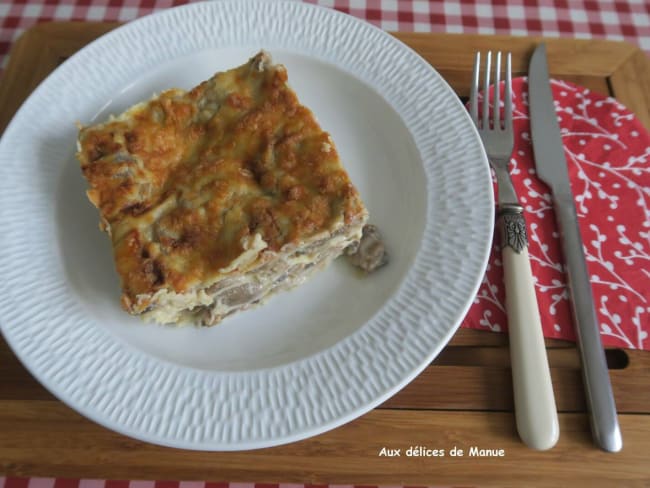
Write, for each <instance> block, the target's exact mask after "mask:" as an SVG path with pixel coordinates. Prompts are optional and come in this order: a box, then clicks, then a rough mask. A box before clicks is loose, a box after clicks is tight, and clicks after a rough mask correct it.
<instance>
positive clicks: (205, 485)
mask: <svg viewBox="0 0 650 488" xmlns="http://www.w3.org/2000/svg"><path fill="white" fill-rule="evenodd" d="M463 486H464V488H471V487H470V486H467V485H463ZM0 488H452V487H450V486H439V485H436V486H429V487H418V486H408V487H406V486H405V487H395V486H390V487H389V486H381V485H379V486H377V485H373V486H368V485H363V486H361V485H307V484H304V485H303V484H289V483H213V482H203V481H127V480H94V479H65V478H2V477H0Z"/></svg>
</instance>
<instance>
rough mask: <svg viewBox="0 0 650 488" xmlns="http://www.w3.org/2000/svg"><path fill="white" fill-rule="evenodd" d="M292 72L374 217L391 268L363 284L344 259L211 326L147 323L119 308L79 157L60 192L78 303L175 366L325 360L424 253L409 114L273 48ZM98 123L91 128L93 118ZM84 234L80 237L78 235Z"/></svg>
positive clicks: (191, 66)
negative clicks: (420, 250) (406, 120)
mask: <svg viewBox="0 0 650 488" xmlns="http://www.w3.org/2000/svg"><path fill="white" fill-rule="evenodd" d="M255 52H256V49H255V48H250V49H244V48H236V49H234V48H233V49H217V50H208V51H203V52H200V53H198V54H194V55H191V56H188V57H184V58H180V59H175V60H173V61H171V62H169V63H167V64H164V65H162V66H159V67H158V68H157V69H156V70H155V71H154V72H149V73H147V74H146V75H145V76H143V77H141V78H140V79H137V80H135V81H134V82H133V83H131V84H129V85H128V86H125V87H124V88H123V90H122V91H121V92H120V93H119V94H118V95H116V96H115V98H113V99H111V100H108V101H106V103H105V105H104V106H103V107H102V108H101V109H99V110H98V113H97V115H96V117H95V120H94V121H100V120H103V119H104V118H105V117H106V116H108V114H111V113H112V114H118V113H120V112H121V111H123V110H124V109H126V108H128V107H129V106H131V105H132V104H134V103H137V102H139V101H141V100H146V99H148V98H150V97H151V96H152V94H153V93H157V92H160V91H162V90H164V89H166V88H171V87H181V88H186V89H189V88H191V87H192V86H194V85H195V84H197V83H199V82H200V81H202V80H204V79H207V78H209V77H210V76H211V75H212V74H213V73H214V72H216V71H220V70H224V69H229V68H232V67H235V66H238V65H240V64H242V63H244V62H245V61H246V60H247V59H248V58H249V57H250V56H252V55H254V54H255ZM270 52H271V55H272V56H273V59H274V61H275V62H278V63H282V64H284V65H285V66H286V67H287V70H288V74H289V84H290V85H291V87H292V88H293V89H294V90H295V91H296V93H297V94H298V97H299V99H300V101H301V103H303V104H304V105H305V106H307V107H309V108H310V109H311V110H312V111H313V112H314V114H315V115H316V118H317V119H318V121H319V123H320V124H321V126H322V127H323V129H324V130H326V131H328V132H330V134H331V135H332V138H333V140H334V142H335V144H336V146H337V148H338V150H339V153H340V156H341V159H342V161H343V165H344V166H345V168H346V169H347V171H348V172H349V174H350V177H351V179H352V181H353V182H354V184H355V185H356V186H357V188H358V189H359V191H360V193H361V196H362V198H363V200H364V202H365V203H366V205H367V207H368V209H369V211H370V222H371V223H374V224H376V225H377V226H378V227H379V229H380V231H381V232H382V234H383V235H384V239H385V242H386V245H387V249H388V252H389V253H390V263H389V265H388V266H386V267H385V268H383V269H381V270H379V271H378V272H376V273H374V274H371V275H369V276H362V275H360V274H359V273H357V272H356V270H353V269H352V268H351V267H350V266H349V265H348V264H347V262H345V260H344V259H342V258H340V259H339V260H337V261H336V262H335V263H334V264H333V265H332V266H331V267H330V268H328V269H327V270H325V271H322V272H320V273H318V274H317V275H316V276H315V277H314V278H312V279H311V280H310V281H308V282H307V283H306V284H304V285H302V286H301V287H299V288H296V289H294V290H292V291H290V292H283V293H280V294H278V295H276V296H274V297H272V298H271V299H270V300H269V302H268V303H267V304H266V305H264V306H261V307H259V308H257V309H253V310H250V311H246V312H243V313H240V314H237V315H235V316H233V317H230V318H227V319H226V320H225V321H224V322H223V323H222V324H220V325H218V326H216V327H212V328H197V327H192V326H189V327H183V328H174V327H165V326H160V325H156V324H144V323H142V322H141V321H140V320H139V319H137V318H133V317H130V316H128V315H127V314H126V312H123V311H122V310H121V309H120V306H119V284H118V279H117V276H116V274H115V271H114V267H113V263H112V261H111V250H110V245H109V243H108V237H107V236H105V235H103V234H102V233H101V232H100V231H99V230H98V229H97V222H98V213H97V210H96V209H95V208H94V207H92V205H91V204H90V203H89V202H88V201H87V200H86V198H85V195H84V191H85V189H86V183H85V181H84V180H83V178H82V176H81V174H80V172H79V169H78V165H77V164H76V162H75V161H71V162H70V163H69V164H68V165H67V166H66V168H65V170H64V174H63V175H62V180H61V184H60V186H59V199H58V202H59V209H58V216H59V225H60V229H61V232H60V236H61V240H62V242H61V248H62V250H63V254H64V256H63V257H64V264H65V267H66V271H67V274H68V277H69V278H70V282H71V284H72V286H73V288H74V290H75V292H76V293H77V294H78V296H79V299H80V301H81V302H82V303H83V304H84V305H85V306H86V307H87V309H88V311H89V313H90V314H91V315H92V316H94V317H95V318H96V319H97V326H99V327H105V328H107V329H108V330H109V331H110V332H111V333H112V334H114V335H115V336H117V337H119V338H120V340H122V341H123V342H125V343H127V344H129V345H130V346H131V347H134V348H136V349H138V350H141V351H143V352H145V353H147V354H151V355H153V356H156V357H158V358H160V359H162V360H165V361H169V362H172V363H175V364H179V365H183V366H188V367H193V368H199V369H207V370H215V371H251V370H257V369H264V368H271V367H277V366H281V365H284V364H287V363H291V362H293V361H297V360H299V359H302V358H305V357H308V356H311V355H314V354H317V353H318V352H320V351H323V350H324V349H327V348H329V347H331V346H333V345H335V344H336V343H337V342H339V341H341V340H343V339H345V338H346V337H348V336H349V335H351V334H353V333H354V332H355V331H357V330H359V328H361V327H362V326H363V325H364V324H365V323H366V322H367V321H368V320H370V319H371V318H372V317H373V316H374V315H375V314H376V313H377V312H378V311H379V310H380V309H381V308H382V306H383V305H384V303H385V302H386V301H387V300H388V299H389V298H390V297H391V295H392V294H393V293H394V292H395V290H396V289H397V287H398V286H399V284H400V283H401V282H402V280H403V279H404V277H405V276H406V274H407V272H408V270H409V268H410V267H411V265H412V263H413V259H414V257H415V255H416V253H417V251H418V248H419V246H420V241H421V237H422V232H423V229H424V225H425V219H426V210H427V209H426V187H425V181H426V177H425V174H424V170H423V167H422V161H421V159H420V155H419V152H418V150H417V148H416V146H415V143H414V142H413V139H412V137H411V135H410V133H409V131H408V129H407V128H406V126H405V125H404V122H403V121H402V119H401V118H400V116H399V115H398V114H397V113H396V112H395V111H394V110H393V109H392V108H391V107H390V105H388V103H387V102H386V101H385V100H384V99H383V98H382V97H381V96H380V95H379V94H378V93H376V92H375V91H374V90H373V89H372V88H370V87H369V86H368V85H366V84H365V83H363V82H362V81H361V80H359V79H357V78H355V77H353V76H351V75H350V74H348V73H346V72H345V71H343V70H341V69H339V68H338V67H336V66H334V65H331V64H328V63H325V62H322V61H319V60H316V59H313V58H309V57H306V56H304V55H301V54H296V53H292V52H287V51H274V50H271V51H270ZM84 122H85V123H90V122H93V121H84ZM80 235H83V236H85V238H84V239H83V240H80V239H79V238H78V236H80Z"/></svg>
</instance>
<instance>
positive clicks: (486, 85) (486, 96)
mask: <svg viewBox="0 0 650 488" xmlns="http://www.w3.org/2000/svg"><path fill="white" fill-rule="evenodd" d="M491 64H492V51H488V53H487V56H486V58H485V76H484V78H483V128H484V129H489V128H490V119H489V115H490V105H489V103H490V92H489V89H490V66H491Z"/></svg>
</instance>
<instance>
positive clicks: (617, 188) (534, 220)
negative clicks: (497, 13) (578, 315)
mask: <svg viewBox="0 0 650 488" xmlns="http://www.w3.org/2000/svg"><path fill="white" fill-rule="evenodd" d="M551 86H552V90H553V98H554V99H555V110H556V113H557V115H558V120H559V122H560V129H561V132H562V140H563V143H564V151H565V155H566V159H567V164H568V169H569V176H570V179H571V188H572V189H573V193H574V197H575V204H576V209H577V211H578V219H579V222H580V231H581V233H582V239H583V242H584V248H585V254H586V257H587V266H588V270H589V274H590V275H591V285H592V290H593V297H594V302H595V306H596V310H597V314H598V319H599V321H600V331H601V337H602V340H603V344H604V345H606V346H617V347H624V348H630V349H650V340H649V339H648V332H649V331H650V134H649V133H648V132H647V131H646V129H645V128H644V127H643V125H642V124H641V122H640V121H639V120H638V119H637V118H636V117H635V116H634V115H633V114H632V113H631V112H630V111H629V110H628V109H626V108H625V107H623V106H622V105H621V104H619V103H618V102H617V101H616V100H614V99H613V98H608V97H605V96H603V95H599V94H596V93H592V92H591V91H589V90H588V89H586V88H583V87H579V86H576V85H574V84H572V83H568V82H564V81H557V80H552V82H551ZM513 94H514V116H513V121H514V131H515V148H514V153H513V155H512V161H511V175H512V179H513V183H514V185H515V189H516V190H517V194H518V196H519V199H520V203H521V204H522V205H523V206H524V207H525V209H526V220H527V225H528V239H529V242H530V247H529V253H530V258H531V265H532V270H533V275H534V276H535V277H536V291H537V300H538V303H539V308H540V313H541V318H542V327H543V329H544V336H546V337H552V338H558V339H568V340H575V336H574V331H573V324H572V321H571V313H570V304H569V301H568V299H569V297H568V290H567V288H566V281H565V275H564V273H563V270H562V266H563V265H562V263H563V261H562V254H561V247H560V240H559V235H558V229H557V226H556V222H555V216H554V214H553V208H552V205H553V203H552V198H551V192H550V190H549V189H548V187H547V186H546V185H544V183H542V182H541V181H540V180H539V179H537V177H536V176H535V166H534V163H533V161H534V159H533V148H532V145H531V141H530V124H529V119H528V85H527V80H526V79H525V78H517V79H515V80H513ZM504 299H505V293H504V286H503V269H502V265H501V261H500V252H499V249H498V247H497V243H495V246H493V249H492V254H491V256H490V261H489V264H488V268H487V273H486V276H485V279H484V281H483V283H482V285H481V287H480V289H479V292H478V295H477V297H476V299H475V302H474V305H473V306H472V308H471V309H470V311H469V313H468V315H467V317H466V318H465V320H464V321H463V327H470V328H473V329H485V330H492V331H505V330H507V317H506V313H505V307H504Z"/></svg>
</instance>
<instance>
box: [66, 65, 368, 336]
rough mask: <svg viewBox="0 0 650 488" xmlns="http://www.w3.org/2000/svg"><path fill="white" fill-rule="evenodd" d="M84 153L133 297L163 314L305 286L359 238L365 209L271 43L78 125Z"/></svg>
mask: <svg viewBox="0 0 650 488" xmlns="http://www.w3.org/2000/svg"><path fill="white" fill-rule="evenodd" d="M77 157H78V159H79V161H80V163H81V169H82V171H83V174H84V175H85V177H86V179H87V180H88V183H89V186H90V188H89V190H88V192H87V194H88V198H89V199H90V201H91V202H92V203H93V204H94V205H95V206H97V208H98V209H99V211H100V215H101V223H100V227H101V228H102V229H103V230H105V231H106V232H108V234H109V235H110V237H111V240H112V244H113V251H114V258H115V264H116V268H117V272H118V274H119V276H120V279H121V283H122V305H123V307H124V308H125V309H126V310H127V311H128V312H129V313H131V314H135V315H140V316H142V317H143V318H145V319H152V320H154V321H156V322H160V323H181V322H194V323H199V324H203V325H213V324H216V323H218V322H219V321H221V319H223V318H224V317H225V316H227V315H230V314H232V313H234V312H236V311H239V310H244V309H247V308H249V307H251V306H252V305H254V304H257V303H260V302H261V301H263V300H264V299H266V298H267V297H268V296H269V295H271V294H272V293H274V292H277V291H279V290H285V289H288V288H291V287H294V286H296V285H298V284H300V283H301V282H303V281H304V280H305V278H307V277H308V276H309V275H310V274H311V273H313V272H314V271H315V270H317V269H320V268H323V267H324V266H326V265H327V264H328V263H330V262H331V261H332V260H333V259H334V258H336V257H337V256H339V255H340V254H341V253H342V252H343V250H344V249H345V248H346V247H348V246H349V245H355V244H356V243H357V242H358V241H359V239H360V237H361V234H362V228H363V226H364V224H365V222H366V220H367V216H368V214H367V211H366V209H365V207H364V205H363V202H362V201H361V198H360V197H359V193H358V192H357V190H356V189H355V187H354V186H353V185H352V183H351V182H350V179H349V177H348V175H347V173H346V171H345V170H344V169H343V166H342V165H341V162H340V161H339V156H338V154H337V151H336V148H335V147H334V143H333V142H332V139H331V138H330V136H329V134H327V133H326V132H324V131H323V130H322V129H321V128H320V127H319V125H318V123H317V122H316V120H315V118H314V115H313V114H312V113H311V112H310V111H309V110H308V109H307V108H305V107H304V106H302V105H301V104H300V102H299V101H298V99H297V97H296V94H295V93H294V92H293V91H292V90H291V89H290V88H289V86H288V85H287V72H286V69H285V68H284V66H281V65H273V64H271V61H270V57H269V55H268V54H266V53H265V52H260V53H259V54H257V55H256V56H255V57H253V58H252V59H250V60H249V62H248V63H246V64H244V65H242V66H240V67H238V68H235V69H232V70H230V71H226V72H223V73H217V74H216V75H214V76H213V77H212V78H211V79H209V80H207V81H205V82H203V83H201V84H200V85H198V86H196V87H195V88H193V89H192V90H191V91H189V92H187V91H184V90H180V89H171V90H168V91H165V92H163V93H161V94H160V95H158V96H156V97H154V98H153V99H152V100H150V101H148V102H145V103H141V104H138V105H135V106H134V107H132V108H130V109H129V110H127V111H126V112H124V113H123V114H122V115H119V116H118V117H111V118H110V119H109V120H108V121H106V122H104V123H101V124H97V125H93V126H89V127H81V128H80V132H79V140H78V154H77Z"/></svg>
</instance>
